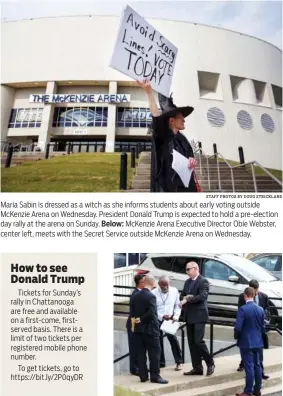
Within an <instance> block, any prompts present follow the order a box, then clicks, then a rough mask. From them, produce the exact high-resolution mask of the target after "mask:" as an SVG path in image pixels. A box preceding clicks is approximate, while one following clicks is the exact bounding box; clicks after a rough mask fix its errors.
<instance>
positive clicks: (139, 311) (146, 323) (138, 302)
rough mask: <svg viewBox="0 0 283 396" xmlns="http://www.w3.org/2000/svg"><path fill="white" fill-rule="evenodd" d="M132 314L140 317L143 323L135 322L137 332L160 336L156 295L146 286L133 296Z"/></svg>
mask: <svg viewBox="0 0 283 396" xmlns="http://www.w3.org/2000/svg"><path fill="white" fill-rule="evenodd" d="M131 308H132V309H131V315H132V316H133V317H134V318H140V320H141V323H138V324H135V331H134V332H135V333H144V334H149V335H153V336H159V322H158V316H157V308H156V297H155V295H154V294H152V293H151V292H150V291H149V290H148V289H146V288H144V289H142V290H141V291H140V292H139V293H136V294H135V295H134V296H133V297H132V305H131Z"/></svg>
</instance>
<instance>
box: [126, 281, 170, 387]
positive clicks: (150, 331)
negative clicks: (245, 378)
mask: <svg viewBox="0 0 283 396" xmlns="http://www.w3.org/2000/svg"><path fill="white" fill-rule="evenodd" d="M154 286H155V279H154V277H153V276H151V275H146V276H145V278H144V288H143V289H142V290H141V291H140V292H139V293H136V294H135V295H134V296H133V298H132V310H131V315H132V317H133V318H135V328H134V337H135V341H134V342H135V345H136V348H137V355H138V370H139V377H140V380H141V382H146V381H148V371H147V365H146V353H148V357H149V363H150V381H151V382H155V383H158V384H168V381H166V380H164V379H163V378H161V376H160V368H159V361H160V352H161V348H160V341H159V322H158V316H157V308H156V297H155V295H154V294H152V293H151V290H152V289H153V288H154Z"/></svg>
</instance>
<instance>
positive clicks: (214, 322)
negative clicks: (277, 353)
mask: <svg viewBox="0 0 283 396" xmlns="http://www.w3.org/2000/svg"><path fill="white" fill-rule="evenodd" d="M234 322H235V321H234ZM234 322H228V321H224V320H223V321H219V320H213V319H209V321H208V322H207V324H209V326H210V332H209V333H210V337H209V346H210V348H209V349H210V356H211V357H214V356H216V355H219V354H220V353H223V352H226V351H228V350H229V349H232V348H234V347H235V346H237V343H236V342H235V343H233V344H232V345H229V346H227V347H225V348H220V349H218V351H216V352H214V351H213V341H214V325H221V326H226V327H234ZM180 323H182V322H180ZM185 327H186V323H183V324H181V325H180V327H179V329H178V330H181V352H182V362H183V363H185V331H184V328H185ZM266 330H267V331H269V330H274V331H276V332H277V333H278V334H279V335H281V337H282V331H281V330H280V329H278V328H277V327H275V326H272V325H266ZM165 337H166V334H163V338H165ZM129 355H130V353H129V352H128V353H126V354H124V355H122V356H119V357H118V358H116V359H114V362H113V363H114V364H115V363H118V362H120V361H121V360H124V359H125V358H127V357H128V356H129Z"/></svg>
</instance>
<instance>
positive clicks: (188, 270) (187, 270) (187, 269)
mask: <svg viewBox="0 0 283 396" xmlns="http://www.w3.org/2000/svg"><path fill="white" fill-rule="evenodd" d="M194 268H196V267H191V268H186V272H190V270H191V269H194Z"/></svg>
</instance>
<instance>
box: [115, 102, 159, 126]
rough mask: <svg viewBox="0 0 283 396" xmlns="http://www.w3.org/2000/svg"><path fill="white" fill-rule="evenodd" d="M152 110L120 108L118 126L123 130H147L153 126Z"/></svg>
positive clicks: (117, 116)
mask: <svg viewBox="0 0 283 396" xmlns="http://www.w3.org/2000/svg"><path fill="white" fill-rule="evenodd" d="M151 122H152V116H151V113H150V110H149V109H147V108H144V107H118V108H117V113H116V126H117V127H123V128H125V127H126V128H130V127H132V128H146V127H149V126H150V125H151Z"/></svg>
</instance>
